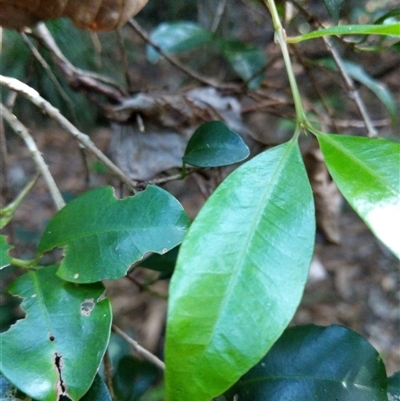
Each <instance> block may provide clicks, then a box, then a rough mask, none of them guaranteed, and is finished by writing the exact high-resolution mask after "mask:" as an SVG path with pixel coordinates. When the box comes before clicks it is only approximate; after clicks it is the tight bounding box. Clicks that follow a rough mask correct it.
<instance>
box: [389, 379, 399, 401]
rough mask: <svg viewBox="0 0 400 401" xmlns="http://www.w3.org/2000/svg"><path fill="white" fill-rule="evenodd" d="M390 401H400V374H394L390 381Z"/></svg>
mask: <svg viewBox="0 0 400 401" xmlns="http://www.w3.org/2000/svg"><path fill="white" fill-rule="evenodd" d="M388 395H389V401H396V400H400V372H396V373H394V374H393V375H392V376H390V377H389V379H388Z"/></svg>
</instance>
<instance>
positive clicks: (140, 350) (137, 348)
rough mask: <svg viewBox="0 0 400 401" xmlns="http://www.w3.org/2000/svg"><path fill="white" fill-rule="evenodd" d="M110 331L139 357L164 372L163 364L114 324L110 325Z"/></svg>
mask: <svg viewBox="0 0 400 401" xmlns="http://www.w3.org/2000/svg"><path fill="white" fill-rule="evenodd" d="M112 329H113V331H114V333H116V334H118V335H119V336H120V337H121V338H123V339H124V340H125V341H126V342H127V343H128V344H129V345H130V346H132V348H133V349H134V350H135V351H136V352H137V353H138V354H139V355H141V356H143V357H144V358H146V359H147V360H148V361H150V362H151V363H153V364H154V365H156V366H157V367H158V368H159V369H161V370H165V364H164V362H163V361H162V360H161V359H159V358H157V357H156V356H155V355H154V354H152V353H151V352H150V351H148V350H147V349H146V348H143V347H142V346H141V345H140V344H139V343H138V342H137V341H136V340H134V339H133V338H131V337H129V336H128V335H127V334H126V333H125V332H123V331H122V330H121V329H120V328H119V327H118V326H116V325H115V324H113V325H112Z"/></svg>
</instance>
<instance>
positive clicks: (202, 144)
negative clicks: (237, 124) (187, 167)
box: [183, 121, 250, 167]
mask: <svg viewBox="0 0 400 401" xmlns="http://www.w3.org/2000/svg"><path fill="white" fill-rule="evenodd" d="M249 154H250V150H249V148H248V147H247V146H246V144H245V143H244V142H243V139H242V138H241V137H240V136H239V135H238V134H237V133H236V132H233V131H231V130H230V129H229V127H228V126H227V125H226V124H224V123H223V122H221V121H209V122H207V123H204V124H202V125H201V126H200V127H199V128H197V129H196V131H195V132H194V134H193V136H192V137H191V138H190V140H189V142H188V144H187V147H186V150H185V155H184V156H183V161H184V162H185V163H188V164H191V165H192V166H196V167H218V166H227V165H229V164H234V163H238V162H240V161H242V160H244V159H246V158H247V157H248V156H249Z"/></svg>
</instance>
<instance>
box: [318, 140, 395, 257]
mask: <svg viewBox="0 0 400 401" xmlns="http://www.w3.org/2000/svg"><path fill="white" fill-rule="evenodd" d="M317 138H318V142H319V144H320V147H321V150H322V153H323V155H324V158H325V162H326V164H327V167H328V170H329V172H330V174H331V176H332V178H333V179H334V181H335V182H336V184H337V186H338V187H339V189H340V191H341V192H342V194H343V196H344V197H345V198H346V200H347V201H348V202H349V203H350V205H351V206H352V207H353V209H354V210H355V211H356V212H357V213H358V215H359V216H360V217H361V218H362V219H363V220H364V221H365V223H366V224H367V225H368V226H369V228H370V229H371V231H372V232H373V233H374V234H375V235H376V236H377V237H378V238H379V239H380V240H381V241H382V242H383V243H384V244H386V246H387V247H388V248H389V249H391V250H392V251H393V253H394V254H395V255H396V256H397V257H399V258H400V241H399V223H400V175H399V173H400V144H399V143H396V142H391V141H388V140H385V139H375V138H364V137H355V136H347V135H332V134H318V135H317Z"/></svg>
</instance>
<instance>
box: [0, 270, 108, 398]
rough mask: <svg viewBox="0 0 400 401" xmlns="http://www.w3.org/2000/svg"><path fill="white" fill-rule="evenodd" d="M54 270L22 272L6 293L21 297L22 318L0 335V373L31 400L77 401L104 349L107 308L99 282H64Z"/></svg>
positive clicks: (89, 383) (91, 379)
mask: <svg viewBox="0 0 400 401" xmlns="http://www.w3.org/2000/svg"><path fill="white" fill-rule="evenodd" d="M56 270H57V266H51V267H46V268H42V269H39V270H37V271H32V272H29V273H26V274H24V275H23V276H21V277H19V278H18V279H17V280H16V281H14V283H13V284H12V285H11V287H10V289H9V290H10V292H11V294H13V295H16V296H19V297H22V298H23V301H22V307H23V309H24V310H25V312H26V318H25V319H22V320H19V321H18V322H17V323H16V324H15V325H13V326H12V327H11V328H10V329H9V330H8V331H7V332H5V333H2V334H1V335H0V340H1V344H2V355H1V358H2V359H1V362H2V365H1V370H2V373H3V374H4V375H5V376H6V377H7V378H8V379H9V380H10V381H11V382H12V383H13V384H15V385H16V386H17V387H18V388H19V389H20V390H22V391H23V392H24V393H26V394H28V395H29V396H31V397H32V398H35V399H37V400H43V401H54V400H56V399H57V398H58V395H60V394H64V393H65V395H68V396H69V397H70V398H71V399H72V400H78V399H79V398H81V397H82V396H83V395H84V394H85V393H86V392H87V390H88V389H89V387H90V385H91V384H92V381H93V379H94V377H95V374H96V372H97V369H98V366H99V365H100V362H101V360H102V357H103V355H104V352H105V350H106V347H107V344H108V340H109V335H110V327H111V306H110V303H109V300H108V299H107V298H105V297H104V291H105V289H104V287H103V285H102V284H101V283H95V284H91V285H76V284H72V283H67V282H65V281H64V280H62V279H60V278H59V277H57V276H56ZM22 356H23V357H22ZM16 360H18V363H15V362H16ZM83 361H84V362H83Z"/></svg>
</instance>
